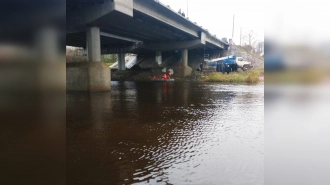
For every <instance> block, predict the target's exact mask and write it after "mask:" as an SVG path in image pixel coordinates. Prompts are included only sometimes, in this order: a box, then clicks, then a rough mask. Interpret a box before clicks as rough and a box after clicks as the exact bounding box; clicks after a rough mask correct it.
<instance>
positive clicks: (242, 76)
mask: <svg viewBox="0 0 330 185" xmlns="http://www.w3.org/2000/svg"><path fill="white" fill-rule="evenodd" d="M263 75H264V69H263V68H260V69H250V70H248V71H241V70H239V71H238V72H231V73H229V74H227V73H225V74H223V73H219V72H213V73H210V74H209V75H208V76H204V75H201V76H200V77H199V78H198V81H204V82H234V83H241V82H247V83H256V82H259V77H260V76H263Z"/></svg>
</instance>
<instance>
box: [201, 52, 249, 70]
mask: <svg viewBox="0 0 330 185" xmlns="http://www.w3.org/2000/svg"><path fill="white" fill-rule="evenodd" d="M205 62H206V63H207V66H208V67H209V68H215V69H216V71H218V72H223V73H225V72H227V74H228V73H229V72H231V71H237V69H238V68H241V69H242V70H243V71H246V70H248V69H250V68H252V67H253V66H252V65H251V62H248V61H245V60H244V59H243V58H242V57H236V56H235V55H231V56H227V57H221V58H215V59H212V60H206V61H205Z"/></svg>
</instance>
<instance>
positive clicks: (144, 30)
mask: <svg viewBox="0 0 330 185" xmlns="http://www.w3.org/2000/svg"><path fill="white" fill-rule="evenodd" d="M96 30H97V31H96ZM88 33H90V34H88ZM95 40H97V41H95ZM66 45H68V46H75V47H82V48H85V49H86V50H87V55H88V59H89V62H100V54H120V56H124V55H123V54H124V53H146V52H155V54H156V53H157V56H156V59H155V60H156V61H157V62H161V52H162V51H173V50H181V53H182V63H183V68H184V69H187V70H188V71H189V70H190V69H191V68H190V69H189V67H188V50H190V49H203V50H226V49H227V48H228V44H226V43H224V42H222V41H220V40H219V39H217V38H215V37H213V36H211V35H210V34H209V33H208V32H207V30H204V29H202V28H201V27H199V26H197V25H196V24H195V23H192V22H190V21H189V20H187V19H186V18H185V17H182V16H181V15H180V14H178V13H176V12H174V11H173V10H171V9H169V8H167V7H165V6H164V5H162V4H161V3H159V2H156V1H154V0H67V32H66ZM124 58H125V57H120V59H121V60H120V61H119V63H120V64H119V66H121V68H120V69H121V70H124V69H125V65H122V64H123V63H124V62H125V61H124ZM86 66H87V68H90V67H92V68H94V69H92V70H90V69H88V70H87V72H83V73H84V74H83V76H81V73H80V72H81V71H84V70H82V68H83V69H85V68H86ZM85 71H86V70H85ZM88 71H89V72H88ZM91 71H92V72H91ZM109 71H110V70H109ZM68 72H70V75H71V76H70V78H69V83H67V85H68V84H71V85H72V84H75V85H77V83H76V82H75V81H73V82H70V79H75V80H77V79H79V78H80V79H81V78H83V79H86V83H85V85H84V88H82V90H84V91H85V90H86V89H89V90H102V89H104V90H107V89H110V87H105V86H104V88H103V87H100V86H99V85H97V86H95V88H94V85H93V84H95V83H94V82H93V80H96V81H98V82H97V84H103V85H104V84H105V83H108V81H106V82H100V81H99V80H100V79H92V78H91V77H90V75H95V74H97V73H101V74H102V75H103V76H106V77H107V76H108V75H109V74H108V72H107V69H105V68H104V66H101V65H98V67H95V65H82V66H77V65H72V66H71V64H68V65H67V74H68ZM78 73H79V74H78ZM92 73H93V74H92ZM109 73H110V72H109ZM77 74H78V75H77ZM183 74H188V73H183ZM79 75H80V76H79ZM91 80H92V81H91ZM88 83H89V84H88ZM78 84H80V82H79V83H78ZM101 86H102V85H101ZM90 87H91V88H90ZM77 89H79V87H77V88H73V90H77Z"/></svg>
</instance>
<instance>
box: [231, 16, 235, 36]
mask: <svg viewBox="0 0 330 185" xmlns="http://www.w3.org/2000/svg"><path fill="white" fill-rule="evenodd" d="M234 24H235V14H234V16H233V33H232V36H231V39H232V40H233V39H234Z"/></svg>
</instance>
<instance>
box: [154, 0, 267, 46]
mask: <svg viewBox="0 0 330 185" xmlns="http://www.w3.org/2000/svg"><path fill="white" fill-rule="evenodd" d="M159 1H160V2H161V3H162V4H165V5H169V6H170V7H171V9H172V10H175V11H179V9H180V8H181V12H182V11H183V12H184V13H185V14H186V17H188V18H189V20H191V21H192V22H196V23H197V25H199V26H202V27H203V28H206V29H207V30H208V31H209V32H210V33H211V34H212V35H216V36H217V37H218V38H223V37H226V38H227V39H229V38H232V30H233V16H234V15H235V21H234V37H233V41H234V42H235V43H236V44H239V43H240V30H241V28H242V34H244V33H246V32H247V31H250V30H253V32H254V33H255V37H256V39H257V40H259V41H260V42H263V41H264V4H263V3H264V1H262V0H249V1H247V0H230V1H220V0H202V1H201V0H159ZM187 4H188V10H187Z"/></svg>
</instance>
